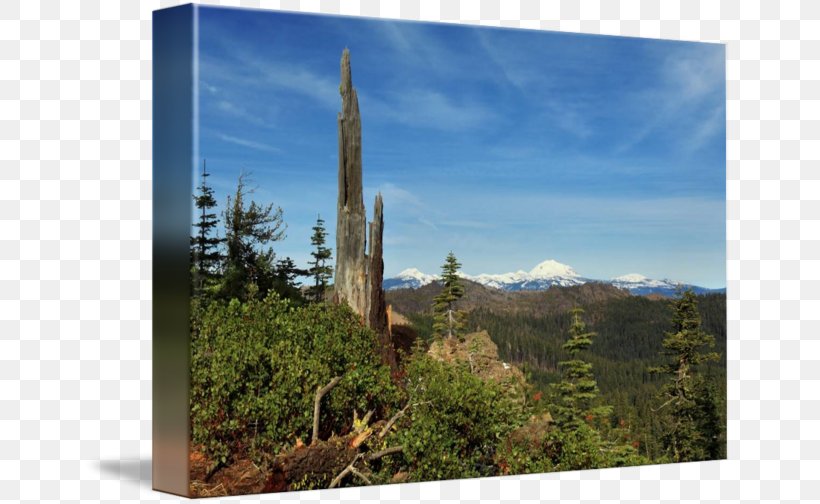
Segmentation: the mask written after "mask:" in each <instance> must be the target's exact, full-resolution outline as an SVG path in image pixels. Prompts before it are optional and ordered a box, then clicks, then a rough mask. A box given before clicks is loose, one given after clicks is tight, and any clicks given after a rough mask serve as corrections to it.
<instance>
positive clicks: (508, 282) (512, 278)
mask: <svg viewBox="0 0 820 504" xmlns="http://www.w3.org/2000/svg"><path fill="white" fill-rule="evenodd" d="M462 276H463V277H464V278H467V279H469V280H472V281H474V282H478V283H480V284H481V285H486V286H487V287H495V288H496V289H502V290H508V291H519V290H544V289H549V288H550V287H553V286H555V285H560V286H562V287H568V286H570V285H580V284H582V283H585V282H586V279H584V278H581V277H580V276H579V275H578V273H576V272H575V270H574V269H572V268H571V267H570V266H567V265H566V264H561V263H559V262H558V261H555V260H552V259H549V260H546V261H544V262H542V263H539V264H538V265H537V266H536V267H534V268H533V269H531V270H530V271H529V272H526V271H523V270H518V271H516V272H514V273H502V274H500V275H489V274H486V273H483V274H481V275H476V276H470V275H462Z"/></svg>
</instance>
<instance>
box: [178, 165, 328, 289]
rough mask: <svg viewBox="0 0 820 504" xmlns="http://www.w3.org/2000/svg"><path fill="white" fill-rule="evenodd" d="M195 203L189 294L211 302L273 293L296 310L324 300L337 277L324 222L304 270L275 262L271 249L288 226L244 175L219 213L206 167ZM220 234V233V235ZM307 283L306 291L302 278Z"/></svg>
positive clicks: (316, 229) (289, 260)
mask: <svg viewBox="0 0 820 504" xmlns="http://www.w3.org/2000/svg"><path fill="white" fill-rule="evenodd" d="M200 176H201V181H200V185H199V186H198V187H197V192H196V193H195V194H194V195H193V200H194V207H195V213H194V218H195V220H194V224H193V227H194V230H193V234H192V236H191V294H192V295H193V296H194V297H206V298H209V299H223V300H230V299H234V298H235V299H241V300H248V299H251V298H256V299H264V298H265V297H266V296H267V294H268V293H269V292H276V293H277V294H278V295H279V296H280V297H282V298H284V299H289V300H291V301H292V302H294V303H295V304H297V305H299V304H303V303H305V302H306V301H307V300H313V301H318V300H320V299H323V298H324V296H325V293H326V291H327V289H328V285H329V283H330V281H331V278H332V276H333V267H332V266H331V265H330V264H329V262H330V260H331V257H332V253H331V251H330V249H329V248H327V247H326V246H325V240H326V236H327V232H326V230H325V227H324V220H322V218H321V216H318V217H317V219H316V225H315V226H314V227H313V236H312V237H311V245H312V247H313V251H312V252H311V256H312V260H311V261H310V262H309V264H308V267H307V268H300V267H298V266H297V265H296V263H295V262H294V260H293V259H292V258H290V257H282V258H277V256H276V254H275V252H274V249H273V244H274V243H276V242H279V241H281V240H283V239H285V231H286V230H287V224H286V223H285V221H284V212H283V210H282V208H281V207H277V206H274V205H273V204H267V205H262V204H259V203H257V202H256V201H254V200H252V199H251V197H252V195H253V188H251V187H249V185H248V182H249V181H248V176H247V174H245V173H241V174H240V175H239V178H238V180H237V185H236V190H235V191H234V192H233V194H232V195H230V196H228V197H227V202H226V204H225V207H224V208H223V210H222V211H221V212H218V211H217V208H218V205H217V201H216V198H215V197H214V190H213V188H212V187H211V186H210V185H209V184H208V177H209V176H210V174H209V173H208V172H207V169H206V164H205V162H204V161H203V164H202V173H201V174H200ZM220 231H221V232H220ZM304 277H308V278H309V285H308V286H307V287H306V288H302V282H301V280H300V278H304Z"/></svg>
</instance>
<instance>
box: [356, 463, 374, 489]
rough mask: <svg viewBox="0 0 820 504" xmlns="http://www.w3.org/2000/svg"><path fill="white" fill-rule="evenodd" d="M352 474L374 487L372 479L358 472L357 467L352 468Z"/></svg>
mask: <svg viewBox="0 0 820 504" xmlns="http://www.w3.org/2000/svg"><path fill="white" fill-rule="evenodd" d="M350 473H351V474H353V475H354V476H358V477H360V478H361V479H363V480H364V482H365V483H367V484H368V485H372V484H373V482H372V481H370V478H368V477H367V476H365V475H364V474H362V473H360V472H359V470H358V469H356V468H355V467H351V468H350Z"/></svg>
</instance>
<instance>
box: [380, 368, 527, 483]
mask: <svg viewBox="0 0 820 504" xmlns="http://www.w3.org/2000/svg"><path fill="white" fill-rule="evenodd" d="M407 380H408V381H407V393H408V395H409V397H410V404H411V405H412V406H411V408H410V410H409V411H408V414H407V416H406V419H405V421H404V422H403V423H402V425H401V427H400V428H399V429H398V430H397V432H396V434H395V436H394V437H395V440H391V441H392V442H391V443H389V444H401V445H403V446H404V459H405V461H406V463H407V465H406V466H405V467H403V468H401V469H403V470H408V471H409V473H410V475H409V476H410V479H411V480H413V481H428V480H441V479H452V478H465V477H477V476H489V475H493V474H496V473H497V469H496V467H495V463H494V460H493V457H494V454H495V449H496V445H497V444H498V442H499V440H500V439H503V438H504V437H505V436H506V435H507V433H508V432H509V431H510V430H511V429H513V428H515V427H516V426H518V425H520V422H521V417H522V406H521V405H520V404H517V403H515V402H514V401H513V400H512V399H511V397H510V396H509V395H508V394H506V393H505V391H504V389H503V388H502V386H500V385H499V384H497V383H495V382H492V381H484V380H482V379H481V378H479V377H477V376H475V375H473V374H471V373H470V370H469V367H468V366H467V365H466V363H445V362H440V361H437V360H434V359H432V358H430V357H429V356H427V355H424V354H420V353H417V354H416V355H414V357H413V359H412V360H411V361H410V362H409V363H408V368H407Z"/></svg>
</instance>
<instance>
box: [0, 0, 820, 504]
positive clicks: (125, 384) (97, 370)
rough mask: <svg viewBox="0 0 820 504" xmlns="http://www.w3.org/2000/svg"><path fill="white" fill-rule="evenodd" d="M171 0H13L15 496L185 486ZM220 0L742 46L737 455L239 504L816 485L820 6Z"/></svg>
mask: <svg viewBox="0 0 820 504" xmlns="http://www.w3.org/2000/svg"><path fill="white" fill-rule="evenodd" d="M176 3H177V2H167V1H163V2H157V1H145V2H136V1H133V0H131V1H128V0H122V1H117V0H103V1H86V0H83V1H82V2H80V1H77V0H74V1H57V0H53V1H45V0H43V1H40V2H38V1H23V2H20V3H17V2H15V1H14V0H12V1H9V0H3V2H2V3H0V499H3V500H10V501H15V500H28V501H46V502H49V501H64V502H69V501H75V502H77V501H83V502H93V501H104V500H107V501H136V500H145V501H157V500H175V499H177V498H176V497H172V496H168V495H163V494H159V493H156V492H153V491H152V490H151V488H150V456H151V219H152V215H151V213H152V212H151V180H152V175H151V11H152V10H153V9H155V8H159V7H167V6H170V5H174V4H176ZM207 3H212V4H221V5H233V6H243V7H263V8H272V9H276V8H282V9H285V10H298V11H305V12H323V13H341V14H352V15H367V16H374V17H384V18H402V19H422V20H430V21H438V20H444V21H448V22H463V23H472V24H479V23H480V24H485V25H504V26H512V27H524V28H536V29H538V28H540V29H550V30H560V31H571V32H579V31H580V32H584V33H604V34H611V35H631V36H641V37H661V38H671V39H685V40H700V41H711V42H724V43H726V44H727V51H726V53H727V64H726V73H727V99H728V105H727V119H728V126H727V137H728V138H727V142H728V143H727V158H728V159H727V177H728V182H727V198H728V205H727V213H728V222H727V228H726V229H727V257H728V298H729V302H728V318H729V326H728V329H729V343H728V358H729V369H728V371H729V425H728V428H729V439H730V441H729V460H727V461H720V462H709V463H693V464H682V465H667V466H649V467H641V468H629V469H621V470H596V471H583V472H568V473H559V474H547V475H533V476H521V477H506V478H493V479H481V480H462V481H452V482H443V483H425V484H409V485H399V486H395V485H394V486H386V487H365V488H355V489H343V490H333V491H322V492H302V493H291V494H280V495H266V496H251V497H242V498H241V500H254V501H256V500H260V499H266V500H271V499H272V500H282V501H300V502H316V501H318V500H319V499H321V500H323V501H329V502H359V501H364V502H369V501H372V502H376V501H379V500H381V501H387V502H399V501H401V502H419V501H430V502H438V501H440V500H441V501H444V502H455V501H458V502H477V501H486V502H491V501H499V500H501V501H508V502H518V501H520V500H524V501H528V500H549V501H556V500H561V501H566V502H571V501H587V502H599V501H604V502H606V501H632V502H638V501H641V502H652V503H654V502H658V501H661V502H663V501H667V502H678V501H681V500H683V501H704V502H709V501H712V502H717V501H721V500H728V501H737V500H741V501H742V500H746V501H748V502H757V501H759V500H763V501H783V502H789V501H791V502H798V501H801V500H802V501H804V502H806V501H815V502H816V501H817V500H820V482H818V479H820V392H818V390H820V163H818V157H820V156H819V155H820V148H819V147H820V146H818V140H820V102H818V100H820V61H818V60H819V59H820V40H818V37H820V2H818V1H817V0H807V1H802V2H798V1H783V2H776V1H771V0H767V1H748V0H744V1H740V0H735V1H725V2H718V1H716V0H705V1H701V2H697V1H664V2H661V1H652V0H645V1H623V2H617V1H602V2H580V3H579V2H575V1H560V2H558V1H549V2H547V1H542V2H538V1H523V2H520V4H519V3H518V2H510V1H505V2H501V1H499V0H495V1H481V2H475V1H461V2H447V3H445V4H444V5H442V6H439V4H438V3H437V2H427V1H424V2H420V1H418V0H415V1H400V2H399V1H385V2H378V1H377V0H368V1H361V2H355V1H351V2H339V1H315V0H313V1H308V0H302V1H299V0H293V1H282V2H278V1H241V2H235V1H234V2H207ZM380 4H381V5H380ZM239 499H240V498H233V499H231V500H239Z"/></svg>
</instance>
